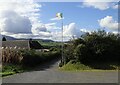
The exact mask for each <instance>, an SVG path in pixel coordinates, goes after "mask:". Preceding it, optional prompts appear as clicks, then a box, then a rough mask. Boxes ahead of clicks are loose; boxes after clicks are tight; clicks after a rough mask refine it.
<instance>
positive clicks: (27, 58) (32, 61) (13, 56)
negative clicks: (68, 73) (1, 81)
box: [2, 48, 61, 76]
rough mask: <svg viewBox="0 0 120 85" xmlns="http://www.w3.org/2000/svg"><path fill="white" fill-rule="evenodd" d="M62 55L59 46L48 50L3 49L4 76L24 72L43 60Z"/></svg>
mask: <svg viewBox="0 0 120 85" xmlns="http://www.w3.org/2000/svg"><path fill="white" fill-rule="evenodd" d="M60 55H61V53H60V50H59V49H57V48H51V49H50V51H48V52H45V51H41V50H38V51H37V50H21V49H19V50H18V49H10V48H7V49H2V62H3V67H2V68H3V69H2V76H6V75H12V74H15V73H19V72H24V71H25V70H27V69H28V68H33V67H36V66H38V65H40V64H41V63H42V62H47V61H50V60H52V59H55V58H59V57H60Z"/></svg>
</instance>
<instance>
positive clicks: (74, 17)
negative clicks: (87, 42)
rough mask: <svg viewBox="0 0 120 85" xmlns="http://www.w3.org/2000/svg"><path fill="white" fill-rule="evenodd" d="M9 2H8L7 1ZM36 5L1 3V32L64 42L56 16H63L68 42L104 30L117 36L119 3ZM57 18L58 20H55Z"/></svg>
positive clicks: (87, 1)
mask: <svg viewBox="0 0 120 85" xmlns="http://www.w3.org/2000/svg"><path fill="white" fill-rule="evenodd" d="M3 1H7V0H3ZM93 1H94V2H91V0H83V2H35V1H34V0H24V2H23V1H22V0H19V1H18V0H14V1H7V3H6V2H0V29H1V30H0V32H1V34H2V35H7V36H11V37H15V38H34V39H51V40H57V41H60V40H61V35H62V31H61V20H58V19H57V20H56V13H59V12H60V13H63V17H64V19H63V29H64V30H63V35H64V40H69V39H70V38H71V37H72V36H75V37H76V38H77V37H80V36H81V35H82V34H84V33H85V32H91V31H96V30H97V29H102V30H103V29H104V30H106V31H107V32H108V31H111V32H113V33H117V29H118V24H119V23H118V4H117V2H97V1H98V0H93ZM53 19H54V20H53Z"/></svg>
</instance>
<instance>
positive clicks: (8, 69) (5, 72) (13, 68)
mask: <svg viewBox="0 0 120 85" xmlns="http://www.w3.org/2000/svg"><path fill="white" fill-rule="evenodd" d="M29 70H30V68H28V67H27V68H26V67H22V66H21V65H13V64H5V65H3V66H2V72H0V75H1V76H2V77H6V76H9V75H13V74H16V73H22V72H25V71H29Z"/></svg>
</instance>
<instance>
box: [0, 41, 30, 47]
mask: <svg viewBox="0 0 120 85" xmlns="http://www.w3.org/2000/svg"><path fill="white" fill-rule="evenodd" d="M2 47H17V48H25V49H29V48H30V46H29V41H28V40H14V41H12V40H11V41H2Z"/></svg>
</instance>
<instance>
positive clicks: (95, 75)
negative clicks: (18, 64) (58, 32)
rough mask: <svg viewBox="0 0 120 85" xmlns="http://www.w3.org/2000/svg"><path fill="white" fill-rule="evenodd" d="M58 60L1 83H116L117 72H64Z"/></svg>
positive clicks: (7, 78)
mask: <svg viewBox="0 0 120 85" xmlns="http://www.w3.org/2000/svg"><path fill="white" fill-rule="evenodd" d="M58 63H59V60H53V61H51V62H49V63H46V64H43V65H41V66H39V67H38V68H36V69H34V70H33V71H30V72H24V73H19V74H15V75H12V76H9V77H5V78H3V83H118V72H117V71H92V72H91V71H81V72H66V71H65V72H64V71H60V70H58Z"/></svg>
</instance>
